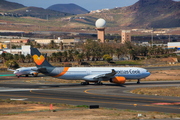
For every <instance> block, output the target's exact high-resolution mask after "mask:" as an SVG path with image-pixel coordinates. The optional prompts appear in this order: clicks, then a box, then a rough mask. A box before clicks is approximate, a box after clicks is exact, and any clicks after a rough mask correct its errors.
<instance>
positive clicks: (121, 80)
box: [110, 77, 126, 84]
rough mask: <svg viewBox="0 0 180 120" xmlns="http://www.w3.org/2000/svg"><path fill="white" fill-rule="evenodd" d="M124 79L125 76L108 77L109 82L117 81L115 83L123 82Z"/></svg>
mask: <svg viewBox="0 0 180 120" xmlns="http://www.w3.org/2000/svg"><path fill="white" fill-rule="evenodd" d="M125 81H126V78H125V77H115V78H111V79H110V82H112V83H117V84H124V83H125Z"/></svg>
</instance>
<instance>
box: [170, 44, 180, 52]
mask: <svg viewBox="0 0 180 120" xmlns="http://www.w3.org/2000/svg"><path fill="white" fill-rule="evenodd" d="M176 47H177V48H178V50H180V42H168V49H172V48H176Z"/></svg>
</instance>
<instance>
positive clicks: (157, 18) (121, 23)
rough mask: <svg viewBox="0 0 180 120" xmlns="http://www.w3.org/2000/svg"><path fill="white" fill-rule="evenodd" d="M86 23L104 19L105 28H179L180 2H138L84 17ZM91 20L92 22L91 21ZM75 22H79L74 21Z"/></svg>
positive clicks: (140, 0) (144, 0)
mask: <svg viewBox="0 0 180 120" xmlns="http://www.w3.org/2000/svg"><path fill="white" fill-rule="evenodd" d="M84 17H86V19H87V21H84V23H87V24H89V21H92V23H91V24H94V22H95V21H94V20H95V19H98V18H104V19H105V20H106V21H107V27H130V28H170V27H180V2H175V1H172V0H139V1H138V2H136V3H135V4H134V5H132V6H127V7H121V8H114V9H111V10H107V11H103V12H101V13H93V14H86V15H84ZM91 18H93V19H94V20H92V19H91ZM76 22H80V23H82V22H81V21H78V20H76Z"/></svg>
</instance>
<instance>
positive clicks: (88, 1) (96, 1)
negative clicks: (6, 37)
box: [6, 0, 180, 11]
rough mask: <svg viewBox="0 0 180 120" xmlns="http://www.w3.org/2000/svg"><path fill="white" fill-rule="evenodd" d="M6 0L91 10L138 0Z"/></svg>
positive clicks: (28, 4)
mask: <svg viewBox="0 0 180 120" xmlns="http://www.w3.org/2000/svg"><path fill="white" fill-rule="evenodd" d="M6 1H10V2H16V3H20V4H23V5H24V6H27V7H29V6H34V7H42V8H45V9H46V8H48V7H49V6H51V5H54V4H68V3H74V4H77V5H79V6H81V7H83V8H85V9H87V10H89V11H91V10H98V9H104V8H109V9H112V8H115V7H124V6H130V5H133V4H134V3H136V2H137V1H139V0H6ZM174 1H180V0H174Z"/></svg>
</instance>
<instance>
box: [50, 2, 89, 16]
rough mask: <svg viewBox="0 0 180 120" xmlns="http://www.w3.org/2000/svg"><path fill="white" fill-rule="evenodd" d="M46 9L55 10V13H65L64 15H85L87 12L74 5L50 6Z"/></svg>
mask: <svg viewBox="0 0 180 120" xmlns="http://www.w3.org/2000/svg"><path fill="white" fill-rule="evenodd" d="M47 9H50V10H55V11H59V12H66V13H71V14H86V13H88V12H89V11H88V10H86V9H84V8H82V7H80V6H78V5H76V4H72V3H70V4H55V5H52V6H50V7H48V8H47Z"/></svg>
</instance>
